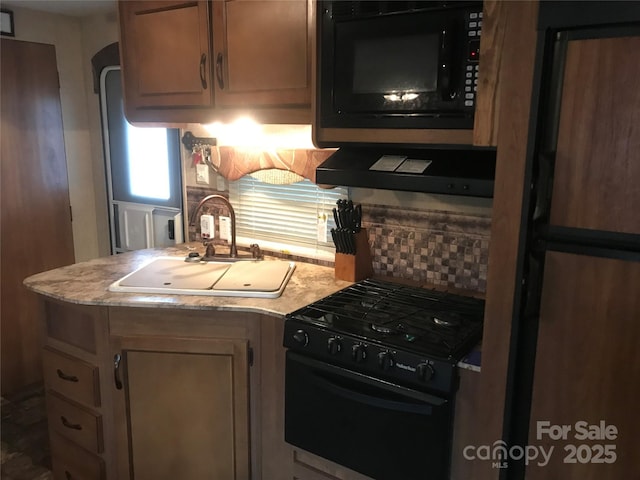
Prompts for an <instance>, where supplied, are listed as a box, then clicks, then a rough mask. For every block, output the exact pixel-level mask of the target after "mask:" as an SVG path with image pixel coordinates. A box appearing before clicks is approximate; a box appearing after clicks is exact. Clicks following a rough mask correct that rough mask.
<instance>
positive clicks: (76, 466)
mask: <svg viewBox="0 0 640 480" xmlns="http://www.w3.org/2000/svg"><path fill="white" fill-rule="evenodd" d="M50 438H51V466H52V470H53V478H59V479H62V480H80V479H82V480H103V479H104V478H105V468H104V460H102V458H100V457H98V456H97V455H94V454H92V453H90V452H88V451H86V450H84V449H82V448H80V447H78V446H76V445H75V444H73V443H71V442H69V441H68V440H65V438H64V437H61V436H60V435H57V434H55V433H52V434H51V437H50Z"/></svg>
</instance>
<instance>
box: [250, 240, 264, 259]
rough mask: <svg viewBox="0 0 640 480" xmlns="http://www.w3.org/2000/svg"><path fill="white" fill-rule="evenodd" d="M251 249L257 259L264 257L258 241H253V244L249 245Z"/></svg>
mask: <svg viewBox="0 0 640 480" xmlns="http://www.w3.org/2000/svg"><path fill="white" fill-rule="evenodd" d="M249 249H250V250H251V256H252V257H253V258H255V259H256V260H258V259H260V258H262V257H263V255H262V251H261V250H260V246H259V245H258V244H257V243H252V244H251V245H249Z"/></svg>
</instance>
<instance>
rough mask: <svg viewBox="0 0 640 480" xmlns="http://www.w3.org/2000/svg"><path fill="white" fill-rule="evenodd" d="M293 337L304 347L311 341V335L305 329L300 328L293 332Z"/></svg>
mask: <svg viewBox="0 0 640 480" xmlns="http://www.w3.org/2000/svg"><path fill="white" fill-rule="evenodd" d="M293 339H294V340H295V341H296V342H298V343H299V344H300V345H302V346H303V347H306V346H307V344H308V343H309V335H307V332H305V331H304V330H298V331H296V333H294V334H293Z"/></svg>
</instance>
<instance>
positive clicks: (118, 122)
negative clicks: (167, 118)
mask: <svg viewBox="0 0 640 480" xmlns="http://www.w3.org/2000/svg"><path fill="white" fill-rule="evenodd" d="M103 82H104V83H103V87H104V88H103V89H102V95H103V99H102V116H103V131H104V133H105V135H104V136H105V140H104V141H105V153H106V155H105V156H106V157H107V163H108V165H107V167H108V177H109V178H108V179H109V181H110V189H111V200H113V201H116V202H118V201H121V202H131V203H139V204H146V205H157V206H164V207H170V208H181V206H182V191H181V185H182V183H181V182H182V179H181V167H180V131H179V130H178V129H176V128H140V127H135V126H133V125H131V124H130V123H129V122H128V121H127V119H126V118H125V116H124V106H123V101H122V82H121V80H120V67H109V68H107V69H105V71H104V72H103Z"/></svg>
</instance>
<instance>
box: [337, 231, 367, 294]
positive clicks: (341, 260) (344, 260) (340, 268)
mask: <svg viewBox="0 0 640 480" xmlns="http://www.w3.org/2000/svg"><path fill="white" fill-rule="evenodd" d="M354 240H355V244H356V253H355V255H350V254H348V253H336V260H335V278H336V280H346V281H348V282H357V281H359V280H364V279H365V278H369V277H371V276H372V275H373V265H372V263H371V247H370V246H369V237H368V236H367V230H366V229H364V228H363V229H361V230H360V231H359V232H358V233H356V234H354Z"/></svg>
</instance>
